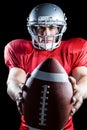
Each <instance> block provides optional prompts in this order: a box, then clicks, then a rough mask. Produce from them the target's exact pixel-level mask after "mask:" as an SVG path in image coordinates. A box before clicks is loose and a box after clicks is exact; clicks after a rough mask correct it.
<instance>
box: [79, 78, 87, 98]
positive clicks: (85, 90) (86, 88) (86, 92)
mask: <svg viewBox="0 0 87 130" xmlns="http://www.w3.org/2000/svg"><path fill="white" fill-rule="evenodd" d="M77 86H78V89H79V90H80V91H81V93H82V94H83V99H86V98H87V76H83V77H81V78H80V80H78V81H77Z"/></svg>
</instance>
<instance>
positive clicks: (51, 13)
mask: <svg viewBox="0 0 87 130" xmlns="http://www.w3.org/2000/svg"><path fill="white" fill-rule="evenodd" d="M66 20H67V18H66V17H65V14H64V13H63V11H62V9H61V8H60V7H59V6H57V5H55V4H52V3H43V4H39V5H37V6H36V7H34V8H33V9H32V11H31V13H30V14H29V16H28V19H27V28H28V32H29V33H30V35H31V38H32V44H33V46H34V47H35V48H37V49H44V50H53V49H55V48H57V47H58V46H59V45H60V43H61V38H62V35H63V33H64V32H65V31H66V28H67V23H66ZM43 25H44V26H56V27H57V26H58V27H61V30H60V31H59V33H58V34H56V35H52V36H51V37H53V39H54V38H55V37H57V39H58V40H57V41H56V42H51V43H48V44H47V43H46V39H47V37H49V36H46V35H44V36H41V37H43V38H44V39H45V40H44V43H43V44H41V43H40V42H39V40H38V39H39V36H38V35H37V33H36V32H35V29H34V27H37V26H43Z"/></svg>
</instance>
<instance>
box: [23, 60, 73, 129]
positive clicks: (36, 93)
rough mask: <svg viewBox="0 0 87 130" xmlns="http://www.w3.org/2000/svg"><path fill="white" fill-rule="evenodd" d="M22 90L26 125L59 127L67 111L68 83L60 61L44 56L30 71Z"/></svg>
mask: <svg viewBox="0 0 87 130" xmlns="http://www.w3.org/2000/svg"><path fill="white" fill-rule="evenodd" d="M26 86H27V87H26V89H25V90H24V91H23V97H24V103H23V107H22V109H23V114H24V118H25V121H26V123H27V124H28V126H29V127H32V128H36V129H42V130H61V129H62V128H63V127H64V125H65V123H66V122H67V121H68V119H69V115H70V112H71V107H72V104H71V98H72V96H73V90H72V85H71V83H70V82H69V80H68V75H67V73H66V71H65V70H64V68H63V67H62V66H61V64H60V63H59V62H58V61H57V60H56V59H54V58H47V59H46V60H45V61H43V62H42V63H41V64H39V65H38V66H37V67H36V69H35V70H34V71H33V72H32V74H31V76H30V77H29V78H28V79H27V81H26Z"/></svg>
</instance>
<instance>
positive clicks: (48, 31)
mask: <svg viewBox="0 0 87 130" xmlns="http://www.w3.org/2000/svg"><path fill="white" fill-rule="evenodd" d="M44 34H45V35H47V36H50V35H51V31H50V28H48V27H46V28H45V31H44Z"/></svg>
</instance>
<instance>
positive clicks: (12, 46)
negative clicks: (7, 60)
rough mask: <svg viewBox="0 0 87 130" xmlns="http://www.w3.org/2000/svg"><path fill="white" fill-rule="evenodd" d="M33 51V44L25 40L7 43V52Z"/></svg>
mask: <svg viewBox="0 0 87 130" xmlns="http://www.w3.org/2000/svg"><path fill="white" fill-rule="evenodd" d="M28 48H29V49H30V50H31V49H32V43H31V41H29V40H25V39H14V40H12V41H10V42H8V43H7V45H6V46H5V50H12V51H26V49H28Z"/></svg>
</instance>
